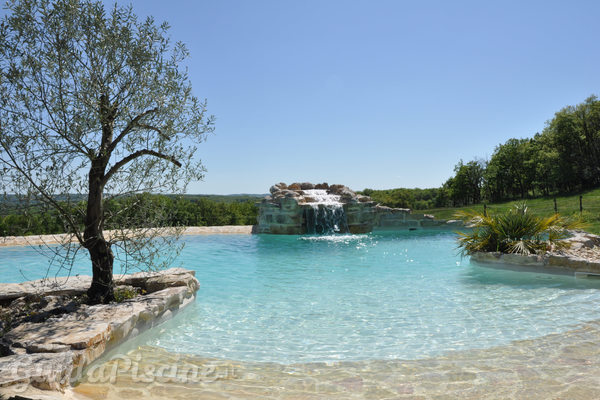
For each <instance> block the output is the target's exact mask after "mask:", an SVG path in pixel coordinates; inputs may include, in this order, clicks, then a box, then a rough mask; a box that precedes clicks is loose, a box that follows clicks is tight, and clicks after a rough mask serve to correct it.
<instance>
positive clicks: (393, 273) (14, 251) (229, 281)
mask: <svg viewBox="0 0 600 400" xmlns="http://www.w3.org/2000/svg"><path fill="white" fill-rule="evenodd" d="M185 241H186V242H187V245H186V248H185V249H184V251H183V253H182V254H181V256H180V259H179V261H180V262H181V264H182V266H184V267H186V268H191V269H194V270H196V276H197V278H198V279H199V280H200V283H201V288H200V291H199V292H198V298H197V301H196V303H195V304H194V305H193V306H191V307H190V308H189V309H188V310H186V311H185V312H183V313H181V314H180V315H179V316H177V317H176V318H175V319H173V320H172V321H170V322H168V323H167V324H166V325H163V326H161V328H159V329H155V330H152V331H150V332H148V334H146V335H144V336H143V337H142V338H140V339H142V340H143V341H144V344H149V345H157V346H161V347H164V348H166V349H167V350H170V351H176V352H184V353H194V354H199V355H202V356H206V357H217V358H227V359H233V360H243V361H274V362H279V363H296V362H309V361H332V360H365V359H417V358H423V357H428V356H434V355H438V354H441V353H445V352H448V351H451V350H461V349H469V348H486V347H490V346H495V345H501V344H506V343H509V342H511V341H513V340H518V339H526V338H533V337H538V336H542V335H546V334H549V333H555V332H561V331H565V330H567V329H569V328H572V327H574V326H576V325H578V324H579V323H581V322H584V321H590V320H593V319H597V318H598V316H599V314H600V313H599V312H598V308H597V304H598V301H599V300H600V291H599V290H598V288H600V286H599V284H598V283H597V282H593V281H587V280H575V279H574V278H573V277H568V276H558V275H548V274H536V273H527V272H514V271H508V270H497V269H489V268H483V267H478V266H474V265H471V264H470V263H469V261H468V259H462V260H461V258H460V257H459V256H457V255H456V249H455V246H456V244H455V235H454V234H451V233H440V232H427V231H418V232H395V233H381V234H370V235H356V236H329V237H317V236H313V237H300V236H269V235H252V236H251V235H218V236H217V235H215V236H196V237H186V238H185ZM30 254H32V253H31V250H26V249H23V248H11V249H8V248H5V249H0V280H1V281H5V282H6V281H18V280H22V278H20V274H18V269H17V268H15V266H16V265H21V266H23V267H24V268H23V269H24V270H25V271H24V273H25V275H27V276H28V278H29V279H35V278H39V277H41V276H43V275H44V273H45V268H43V266H44V265H45V264H44V262H45V261H44V260H43V259H40V258H39V256H34V255H30ZM36 257H37V259H38V261H37V262H38V266H37V267H36V266H35V265H36V261H35V260H36ZM40 260H41V261H40ZM83 264H85V263H84V262H83V261H82V264H80V265H78V267H77V268H79V269H78V270H75V271H74V272H75V273H77V272H79V273H88V268H89V267H87V266H84V265H83ZM36 268H37V270H39V271H38V272H40V271H41V274H40V276H34V275H35V273H36V272H35V271H36ZM117 269H118V267H117ZM15 277H16V279H15Z"/></svg>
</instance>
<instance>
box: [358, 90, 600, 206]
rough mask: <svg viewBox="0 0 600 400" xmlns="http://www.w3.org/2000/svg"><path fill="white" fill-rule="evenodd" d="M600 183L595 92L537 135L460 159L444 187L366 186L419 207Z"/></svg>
mask: <svg viewBox="0 0 600 400" xmlns="http://www.w3.org/2000/svg"><path fill="white" fill-rule="evenodd" d="M599 186H600V101H599V100H598V98H597V97H596V96H591V97H589V98H588V99H586V100H585V101H584V102H583V103H581V104H578V105H576V106H568V107H565V108H563V109H562V110H560V111H558V112H557V113H556V114H555V115H554V118H552V119H551V120H550V121H548V122H547V124H546V127H545V128H544V130H543V131H542V132H541V133H537V134H536V135H535V136H534V137H533V138H530V139H515V138H513V139H509V140H507V141H506V142H505V143H503V144H499V145H498V146H496V148H495V150H494V153H493V154H492V156H491V158H490V159H489V160H483V159H475V160H472V161H469V162H467V163H465V162H463V161H462V160H461V161H460V162H459V163H458V164H457V165H456V166H455V167H454V175H453V176H452V177H451V178H449V179H448V180H447V181H446V182H445V183H444V184H443V185H442V187H441V188H438V189H392V190H375V191H373V190H370V189H365V191H363V192H365V194H367V193H366V192H368V193H370V196H371V197H372V198H373V199H374V200H375V201H378V202H380V203H382V204H384V205H387V206H390V207H408V208H412V209H416V210H419V209H428V208H439V207H460V206H466V205H471V204H477V203H481V202H482V201H487V202H492V203H495V202H501V201H507V200H515V199H525V198H533V197H540V196H551V195H556V194H570V193H575V192H581V191H584V190H588V189H592V188H596V187H599Z"/></svg>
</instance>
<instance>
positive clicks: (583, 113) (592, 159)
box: [543, 96, 600, 191]
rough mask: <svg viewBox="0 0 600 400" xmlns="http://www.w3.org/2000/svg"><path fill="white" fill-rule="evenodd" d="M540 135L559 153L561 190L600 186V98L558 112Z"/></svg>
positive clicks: (590, 98)
mask: <svg viewBox="0 0 600 400" xmlns="http://www.w3.org/2000/svg"><path fill="white" fill-rule="evenodd" d="M543 134H544V135H547V136H549V138H550V139H551V140H552V143H553V145H554V148H555V149H556V150H557V152H558V165H559V167H560V172H561V173H560V186H561V189H562V190H563V191H573V190H577V189H581V188H590V187H595V186H598V185H600V101H599V100H598V98H597V97H596V96H590V97H588V98H587V99H586V100H585V101H584V102H583V103H581V104H578V105H576V106H569V107H565V108H563V109H562V110H560V111H559V112H557V113H556V114H555V115H554V118H553V119H552V120H551V121H549V122H548V124H547V126H546V129H545V130H544V133H543Z"/></svg>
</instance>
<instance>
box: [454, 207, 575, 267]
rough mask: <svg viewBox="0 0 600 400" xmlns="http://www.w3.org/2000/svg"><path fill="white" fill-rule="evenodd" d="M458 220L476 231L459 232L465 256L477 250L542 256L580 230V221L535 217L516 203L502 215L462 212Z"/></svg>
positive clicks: (562, 244)
mask: <svg viewBox="0 0 600 400" xmlns="http://www.w3.org/2000/svg"><path fill="white" fill-rule="evenodd" d="M455 217H456V218H457V219H461V220H463V221H464V222H465V224H466V225H467V226H468V227H470V228H472V229H473V230H472V231H471V232H469V233H464V232H461V233H459V235H460V236H459V238H458V247H459V248H460V249H461V252H462V254H463V255H469V254H473V253H476V252H478V251H485V252H489V251H498V252H501V253H516V254H535V253H543V252H545V251H546V250H549V248H550V246H551V245H554V246H564V243H562V242H560V239H564V238H566V237H568V236H569V229H576V228H581V223H580V222H578V221H573V220H569V219H567V218H564V217H561V216H560V215H558V214H555V215H552V216H550V217H540V216H537V215H534V214H532V213H531V212H529V210H528V208H527V205H526V204H525V203H520V204H516V205H514V206H513V207H512V208H511V209H510V210H509V211H507V212H506V213H503V214H497V215H494V214H489V215H484V214H482V213H478V212H475V211H460V212H458V213H457V214H456V215H455Z"/></svg>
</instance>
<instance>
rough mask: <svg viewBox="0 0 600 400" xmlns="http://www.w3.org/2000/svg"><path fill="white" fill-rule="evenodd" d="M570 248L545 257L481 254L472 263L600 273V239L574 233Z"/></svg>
mask: <svg viewBox="0 0 600 400" xmlns="http://www.w3.org/2000/svg"><path fill="white" fill-rule="evenodd" d="M572 234H573V236H572V237H570V238H568V239H565V240H564V242H565V244H566V246H563V247H562V248H555V249H553V250H551V251H549V252H546V253H544V254H541V255H538V254H531V255H521V254H503V253H498V252H490V253H484V252H478V253H475V254H472V255H471V261H474V262H476V263H482V264H495V265H502V264H504V265H510V266H519V267H525V268H526V269H543V270H554V271H555V272H561V273H568V274H574V275H578V274H582V275H585V274H586V273H590V274H600V236H597V235H593V234H591V233H587V232H572Z"/></svg>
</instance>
